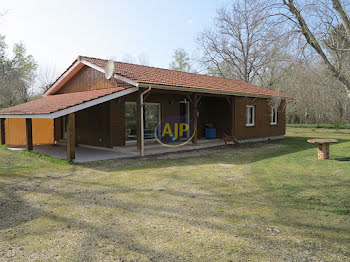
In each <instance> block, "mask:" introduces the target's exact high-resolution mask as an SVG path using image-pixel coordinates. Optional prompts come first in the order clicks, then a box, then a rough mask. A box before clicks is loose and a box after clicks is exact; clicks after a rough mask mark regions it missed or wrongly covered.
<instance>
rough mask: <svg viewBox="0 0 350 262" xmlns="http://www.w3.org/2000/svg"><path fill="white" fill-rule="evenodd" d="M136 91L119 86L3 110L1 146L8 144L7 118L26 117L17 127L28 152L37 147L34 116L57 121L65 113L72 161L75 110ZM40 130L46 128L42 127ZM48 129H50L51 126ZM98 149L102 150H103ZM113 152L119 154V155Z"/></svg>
mask: <svg viewBox="0 0 350 262" xmlns="http://www.w3.org/2000/svg"><path fill="white" fill-rule="evenodd" d="M137 90H138V88H135V87H129V88H128V87H117V88H106V89H101V90H91V91H83V92H76V93H67V94H58V95H53V96H45V97H43V98H40V99H38V100H34V101H31V102H28V103H25V104H21V105H17V106H14V107H11V108H7V109H4V110H2V111H1V114H0V143H1V145H5V144H6V125H5V123H6V121H5V120H6V119H12V120H13V119H25V125H24V126H17V127H16V128H17V129H18V128H19V129H21V128H22V129H23V128H25V134H26V135H25V136H26V149H27V150H28V151H32V150H33V148H34V143H33V119H53V120H54V119H57V118H60V117H62V116H66V118H67V137H66V156H67V159H69V160H73V159H75V157H76V119H75V118H76V112H78V111H82V110H84V109H87V108H90V107H93V106H96V105H99V104H102V103H105V102H108V101H111V100H113V99H116V98H118V97H121V96H124V95H127V94H131V93H133V92H135V91H137ZM92 121H93V119H92ZM7 122H9V121H7ZM41 132H45V131H43V130H41ZM47 132H51V131H50V130H49V129H48V130H47ZM47 135H52V134H47ZM96 150H98V149H96ZM59 151H60V152H61V151H62V148H60V150H59ZM79 151H81V152H85V153H86V152H87V150H85V151H84V150H79ZM99 151H101V152H103V151H102V150H99ZM91 152H92V151H91V150H90V153H91ZM78 153H79V152H78ZM60 154H61V153H60ZM114 155H115V157H117V155H116V154H114Z"/></svg>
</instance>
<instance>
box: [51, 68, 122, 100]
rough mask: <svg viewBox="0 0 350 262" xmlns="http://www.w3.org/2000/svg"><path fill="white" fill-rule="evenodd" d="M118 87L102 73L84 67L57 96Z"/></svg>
mask: <svg viewBox="0 0 350 262" xmlns="http://www.w3.org/2000/svg"><path fill="white" fill-rule="evenodd" d="M116 86H117V83H116V81H115V80H114V79H113V78H111V79H110V80H107V79H106V78H105V75H104V74H103V73H101V72H100V71H97V70H95V69H93V68H91V67H88V66H84V67H83V68H82V69H81V70H80V71H79V72H78V73H77V74H76V75H75V76H74V77H73V78H72V79H70V80H69V81H68V82H67V83H66V84H64V86H63V87H62V88H61V89H60V90H59V91H58V92H57V94H64V93H73V92H81V91H89V90H96V89H103V88H111V87H116Z"/></svg>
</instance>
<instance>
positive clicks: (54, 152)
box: [10, 139, 225, 163]
mask: <svg viewBox="0 0 350 262" xmlns="http://www.w3.org/2000/svg"><path fill="white" fill-rule="evenodd" d="M224 144H225V143H224V140H223V139H200V140H198V143H197V144H192V143H188V144H186V145H184V146H181V147H166V146H163V145H160V144H158V143H156V142H155V143H151V144H146V145H145V150H144V154H145V156H152V155H160V154H168V153H176V152H185V151H193V150H199V149H204V148H211V147H217V146H223V145H224ZM10 149H11V150H13V151H19V150H25V148H10ZM33 152H36V153H40V154H43V155H48V156H51V157H54V158H59V159H66V157H67V153H66V146H65V145H61V144H60V145H37V146H34V148H33ZM139 156H140V151H139V150H137V148H136V144H132V145H126V146H123V147H114V148H113V149H112V148H102V147H90V146H89V147H87V146H77V147H76V154H75V159H74V162H75V163H85V162H92V161H100V160H108V159H118V158H133V157H139Z"/></svg>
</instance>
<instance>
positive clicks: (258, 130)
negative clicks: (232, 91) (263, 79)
mask: <svg viewBox="0 0 350 262" xmlns="http://www.w3.org/2000/svg"><path fill="white" fill-rule="evenodd" d="M247 105H253V106H255V125H254V126H249V127H247V126H246V106H247ZM277 111H278V112H277V114H278V115H277V125H271V124H270V123H271V107H270V105H269V100H268V99H264V98H249V97H235V136H236V137H237V138H239V139H249V138H260V137H270V136H280V135H284V134H285V131H286V112H285V101H283V102H282V103H281V105H280V106H279V108H278V110H277Z"/></svg>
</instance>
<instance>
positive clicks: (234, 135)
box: [231, 96, 236, 137]
mask: <svg viewBox="0 0 350 262" xmlns="http://www.w3.org/2000/svg"><path fill="white" fill-rule="evenodd" d="M231 136H233V137H236V134H235V97H234V96H231Z"/></svg>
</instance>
